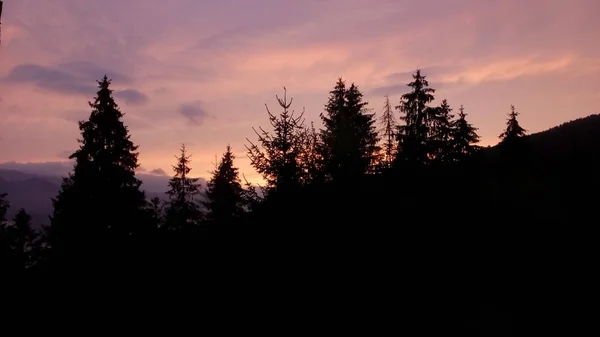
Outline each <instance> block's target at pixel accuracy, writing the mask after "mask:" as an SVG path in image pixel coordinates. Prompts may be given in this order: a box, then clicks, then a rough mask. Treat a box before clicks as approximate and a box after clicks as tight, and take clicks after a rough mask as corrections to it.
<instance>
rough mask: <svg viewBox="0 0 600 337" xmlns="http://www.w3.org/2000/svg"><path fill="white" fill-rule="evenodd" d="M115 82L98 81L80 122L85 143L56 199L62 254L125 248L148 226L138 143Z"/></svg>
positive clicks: (55, 231)
mask: <svg viewBox="0 0 600 337" xmlns="http://www.w3.org/2000/svg"><path fill="white" fill-rule="evenodd" d="M110 84H111V81H110V80H109V79H108V78H107V76H104V78H103V79H102V80H101V81H99V82H98V85H99V90H98V91H97V95H96V97H95V99H94V101H93V102H90V103H89V105H90V107H91V108H92V112H91V114H90V117H89V119H88V120H87V121H81V122H79V129H80V131H81V139H78V142H79V143H80V147H79V149H78V150H77V151H75V152H74V153H73V154H72V155H71V156H69V159H75V165H74V168H73V172H72V173H70V174H69V177H68V178H65V179H63V183H62V187H61V190H60V192H59V194H58V196H57V197H56V198H55V199H54V200H53V203H54V213H53V216H52V220H51V226H52V233H51V245H52V248H53V250H54V253H55V255H56V257H61V256H63V257H64V256H65V255H66V256H70V257H73V258H85V257H86V255H90V254H94V255H96V257H98V258H102V254H106V253H108V250H110V249H109V248H110V246H112V245H117V246H119V247H121V248H125V247H127V246H129V245H130V244H131V241H132V240H135V239H136V238H137V237H138V236H141V235H142V233H143V231H144V227H143V226H144V223H143V222H142V221H141V219H143V217H142V216H141V214H142V213H143V209H144V207H145V205H146V201H145V196H144V192H143V191H142V190H140V185H141V181H140V180H139V179H137V178H136V176H135V169H136V168H137V167H138V166H139V164H138V153H137V152H136V150H137V148H138V147H137V146H136V145H134V144H133V142H132V141H131V140H130V135H129V131H128V129H127V127H126V126H125V125H124V124H123V121H122V118H123V113H122V112H121V111H120V109H119V107H118V105H117V103H116V102H115V100H114V99H113V96H112V90H111V89H110ZM107 249H108V250H107ZM79 262H81V261H79ZM91 263H92V262H90V264H91Z"/></svg>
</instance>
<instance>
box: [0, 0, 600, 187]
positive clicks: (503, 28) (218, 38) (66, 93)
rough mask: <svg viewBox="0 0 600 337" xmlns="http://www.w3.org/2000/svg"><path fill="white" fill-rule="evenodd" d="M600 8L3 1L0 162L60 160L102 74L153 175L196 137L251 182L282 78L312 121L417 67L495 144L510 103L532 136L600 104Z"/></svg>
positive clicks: (268, 0) (204, 157) (486, 0)
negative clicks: (333, 96) (339, 86)
mask: <svg viewBox="0 0 600 337" xmlns="http://www.w3.org/2000/svg"><path fill="white" fill-rule="evenodd" d="M598 14H600V1H598V0H502V1H500V0H498V1H496V0H421V1H404V0H302V1H291V0H287V1H286V0H211V1H208V0H168V1H158V0H104V1H91V0H53V1H50V0H4V12H3V13H2V25H1V27H2V44H1V45H0V116H1V119H0V162H8V161H16V162H56V161H61V160H66V156H68V154H70V153H71V152H72V151H73V150H74V149H76V147H77V143H76V138H77V137H78V136H79V130H78V128H77V123H76V122H77V120H81V119H85V118H87V117H88V116H89V113H90V109H89V107H88V105H87V101H88V100H91V99H92V97H93V96H94V94H95V91H96V87H95V85H96V83H95V80H98V79H100V78H101V77H102V76H103V75H104V74H105V73H106V74H107V75H108V76H109V77H110V78H112V79H113V89H115V90H116V92H115V98H116V99H117V103H118V104H120V106H121V108H122V111H123V112H124V113H126V116H125V118H124V121H125V123H126V124H127V125H129V127H130V130H131V133H132V139H133V141H134V142H135V143H137V144H138V145H140V161H141V165H142V166H143V168H144V170H146V171H151V170H156V169H162V170H164V171H166V172H167V173H168V174H169V175H170V174H171V166H170V165H171V164H173V162H174V157H173V156H174V155H175V154H177V152H178V148H179V146H180V144H181V143H186V145H187V147H188V149H189V150H190V151H191V152H192V153H193V157H192V160H193V161H192V164H193V171H192V172H194V173H195V174H196V175H199V176H203V177H206V176H207V175H208V173H207V171H209V170H210V169H212V167H213V164H212V163H213V162H214V158H215V155H217V154H218V155H220V154H221V153H222V152H223V151H224V149H225V146H226V145H227V144H228V143H230V144H231V146H232V148H233V150H234V151H235V153H236V155H237V157H238V160H237V164H238V166H240V170H241V171H242V172H243V173H245V174H246V177H248V178H249V180H252V181H256V180H257V178H258V176H257V174H256V173H255V172H254V170H253V169H252V168H250V167H249V162H248V159H247V158H246V155H245V149H244V144H245V143H246V140H245V138H246V137H249V138H250V139H252V140H254V139H255V137H254V133H253V131H252V129H251V127H252V126H260V125H262V126H267V124H268V121H267V116H266V112H265V108H264V104H265V103H267V104H268V105H269V107H270V108H271V110H272V111H274V112H275V111H279V110H278V108H277V105H276V100H275V94H281V93H282V90H283V86H286V87H287V89H288V95H291V96H293V97H294V103H295V104H294V107H295V110H302V107H305V108H306V117H307V118H308V120H309V121H310V120H314V121H318V115H319V113H320V112H322V111H323V106H324V104H325V102H326V100H327V95H328V91H329V90H330V89H331V88H333V86H334V84H335V81H336V79H337V78H338V77H340V76H341V77H343V78H344V79H345V80H347V81H348V82H355V83H356V84H357V85H358V86H359V89H361V90H362V91H363V92H364V94H365V99H366V100H368V101H369V102H370V104H369V106H370V108H372V109H374V111H375V112H377V113H379V112H380V111H381V108H382V104H383V95H384V94H386V93H388V94H389V95H390V97H391V99H392V100H393V103H396V102H397V101H398V100H399V98H400V95H401V94H402V93H404V92H405V91H406V88H407V87H406V83H408V82H409V81H410V80H411V77H410V74H411V72H413V71H414V70H415V69H416V68H421V69H423V72H424V74H425V75H427V76H428V79H429V81H430V84H431V85H432V87H434V88H435V89H437V98H438V101H439V100H441V99H442V98H447V99H448V101H449V103H450V104H451V105H452V106H453V107H455V108H458V106H459V105H460V104H461V103H462V104H464V106H465V109H466V112H467V113H468V114H469V116H468V117H469V118H470V120H471V122H472V123H473V124H475V126H477V127H479V129H480V134H481V135H482V138H483V143H484V144H485V145H487V144H495V143H496V142H497V136H498V134H500V132H501V131H502V129H503V127H504V123H505V117H506V114H507V113H508V112H509V111H510V105H511V104H514V105H515V106H516V108H517V110H518V111H519V112H520V113H521V116H520V121H521V124H522V126H523V127H525V128H526V129H527V130H528V131H529V132H537V131H542V130H544V129H547V128H549V127H551V126H554V125H557V124H560V123H562V122H565V121H568V120H571V119H574V118H578V117H583V116H587V115H589V114H592V113H600V90H599V89H600V37H599V36H600V21H599V20H598ZM317 125H319V126H320V124H317Z"/></svg>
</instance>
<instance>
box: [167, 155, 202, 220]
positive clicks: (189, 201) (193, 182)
mask: <svg viewBox="0 0 600 337" xmlns="http://www.w3.org/2000/svg"><path fill="white" fill-rule="evenodd" d="M180 151H181V155H180V156H179V157H178V156H175V158H177V165H175V166H173V171H174V172H175V174H174V175H173V177H172V178H171V179H169V191H167V195H168V196H169V201H168V202H167V207H166V214H165V225H166V229H167V230H169V231H182V230H188V229H190V228H193V227H194V226H196V225H198V224H199V223H200V221H201V220H202V211H201V210H200V206H199V205H198V203H197V202H196V198H197V197H198V196H199V195H200V183H199V182H198V181H199V180H200V179H199V178H191V177H189V176H188V174H189V173H190V171H191V170H192V169H191V167H190V157H191V156H190V155H187V151H186V148H185V145H182V146H181V149H180Z"/></svg>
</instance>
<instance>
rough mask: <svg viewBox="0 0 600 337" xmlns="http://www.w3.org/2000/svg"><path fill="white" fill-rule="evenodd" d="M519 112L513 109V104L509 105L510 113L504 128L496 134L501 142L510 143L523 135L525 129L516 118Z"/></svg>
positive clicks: (525, 131)
mask: <svg viewBox="0 0 600 337" xmlns="http://www.w3.org/2000/svg"><path fill="white" fill-rule="evenodd" d="M517 116H519V113H518V112H517V111H516V110H515V106H514V105H511V106H510V113H509V114H508V119H507V120H506V129H505V130H504V131H503V132H502V133H501V134H500V136H498V137H499V138H500V139H501V140H502V142H503V143H511V142H514V141H516V140H517V139H519V138H521V137H523V136H525V135H526V134H527V130H525V129H523V128H522V127H521V125H520V124H519V121H518V120H517Z"/></svg>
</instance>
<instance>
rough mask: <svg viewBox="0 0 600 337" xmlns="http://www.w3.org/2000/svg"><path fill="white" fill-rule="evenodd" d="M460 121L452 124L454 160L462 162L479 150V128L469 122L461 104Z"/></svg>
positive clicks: (457, 120)
mask: <svg viewBox="0 0 600 337" xmlns="http://www.w3.org/2000/svg"><path fill="white" fill-rule="evenodd" d="M458 111H459V112H458V119H456V120H455V121H453V122H452V130H453V136H452V147H453V160H454V161H460V160H462V159H465V158H468V157H469V156H471V155H472V154H474V153H476V152H477V151H478V150H479V147H478V146H477V143H479V135H478V134H477V128H476V127H474V126H473V125H471V123H469V122H468V121H467V114H466V113H465V107H464V106H463V105H462V104H461V105H460V109H459V110H458Z"/></svg>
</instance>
